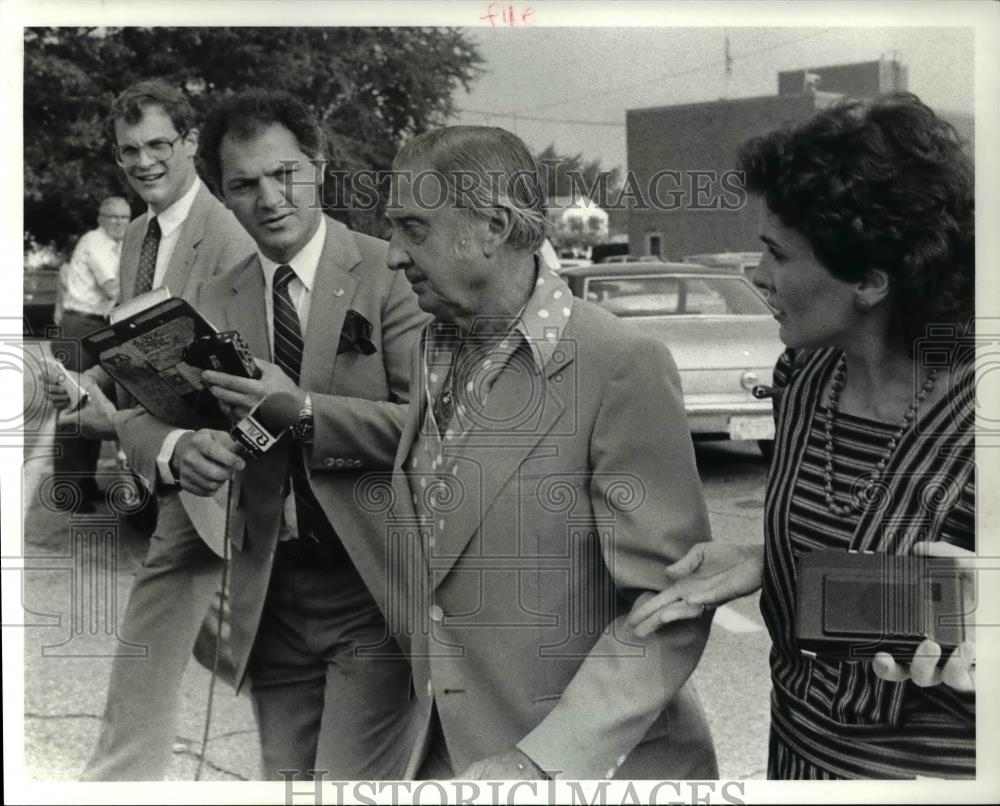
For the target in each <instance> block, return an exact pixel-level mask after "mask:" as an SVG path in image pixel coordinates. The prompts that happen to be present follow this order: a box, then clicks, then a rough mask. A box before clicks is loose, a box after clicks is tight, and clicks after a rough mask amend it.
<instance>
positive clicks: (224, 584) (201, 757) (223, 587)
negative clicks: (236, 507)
mask: <svg viewBox="0 0 1000 806" xmlns="http://www.w3.org/2000/svg"><path fill="white" fill-rule="evenodd" d="M228 484H229V490H228V492H227V493H226V517H225V527H224V528H225V532H224V533H223V536H222V537H223V540H222V579H221V584H220V586H219V619H218V622H217V624H216V630H215V657H214V658H213V659H212V679H211V680H210V681H209V684H208V704H207V705H206V706H205V730H204V732H203V733H202V736H201V752H200V753H199V754H198V769H197V770H195V773H194V780H196V781H200V780H201V772H202V769H203V768H204V767H205V754H206V753H207V752H208V737H209V732H210V731H211V727H212V703H213V702H214V700H215V682H216V680H218V677H219V659H220V658H221V656H222V617H223V613H224V612H225V609H224V604H225V602H226V600H227V599H228V598H229V591H228V589H227V588H228V584H229V513H230V511H231V508H232V504H233V487H235V486H236V485H235V482H234V480H233V479H230V480H229V482H228Z"/></svg>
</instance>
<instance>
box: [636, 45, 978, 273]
mask: <svg viewBox="0 0 1000 806" xmlns="http://www.w3.org/2000/svg"><path fill="white" fill-rule="evenodd" d="M907 80H908V76H907V69H906V67H905V66H904V65H902V64H900V63H899V62H896V61H885V60H883V61H873V62H863V63H860V64H850V65H835V66H831V67H809V68H805V69H802V70H790V71H785V72H782V73H779V74H778V90H779V92H778V94H777V95H770V96H761V97H755V98H734V99H728V100H719V101H711V102H707V103H696V104H681V105H677V106H661V107H653V108H649V109H631V110H628V112H627V113H626V145H627V154H628V168H629V172H630V174H631V175H632V176H633V177H634V179H633V180H632V186H633V188H632V189H634V190H636V191H637V193H638V195H639V196H641V197H642V200H641V202H639V203H636V204H635V205H634V206H630V208H629V210H628V236H629V251H630V253H631V254H633V255H646V254H659V255H661V256H662V257H664V258H667V259H672V260H675V259H679V258H681V257H683V256H684V255H690V254H694V253H699V252H741V251H753V250H756V249H759V248H760V245H759V241H758V240H757V221H756V210H755V208H754V205H752V204H742V203H741V196H740V194H739V193H737V192H735V191H734V187H737V186H738V183H737V182H736V179H735V176H734V175H732V174H730V175H729V176H728V177H727V176H726V172H727V171H730V172H731V171H732V169H733V166H734V164H735V160H736V151H737V149H738V147H739V145H740V144H741V143H742V142H743V141H744V140H746V139H747V138H748V137H752V136H754V135H758V134H763V133H765V132H768V131H770V130H772V129H775V128H777V127H779V126H782V125H785V124H788V123H795V122H798V121H801V120H804V119H806V118H808V117H809V116H810V115H812V114H813V113H814V112H815V111H816V110H817V109H820V108H822V107H823V106H825V105H827V104H830V103H831V102H833V101H835V100H836V99H838V98H840V97H842V96H843V95H852V96H854V97H860V98H871V97H874V96H876V95H878V94H880V93H883V92H890V91H892V90H906V89H907ZM942 115H943V116H944V117H945V118H946V119H948V120H949V121H951V123H952V124H953V125H954V126H955V127H956V128H957V129H958V131H959V134H961V135H962V136H963V137H964V138H965V139H966V140H968V141H970V149H971V148H972V147H973V146H974V142H973V135H974V127H973V118H972V116H971V115H968V114H963V113H948V112H942ZM627 190H628V187H627ZM632 195H633V200H634V201H637V200H636V199H635V194H632ZM643 202H644V203H643ZM629 203H630V204H631V202H629Z"/></svg>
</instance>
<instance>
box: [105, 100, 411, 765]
mask: <svg viewBox="0 0 1000 806" xmlns="http://www.w3.org/2000/svg"><path fill="white" fill-rule="evenodd" d="M322 144H323V134H322V130H321V129H320V127H319V124H318V122H317V120H316V118H315V117H314V116H313V114H312V113H311V112H310V111H309V110H308V109H307V108H306V107H305V106H304V105H303V104H302V103H301V102H300V101H298V100H297V99H295V98H293V97H292V96H290V95H288V94H287V93H280V92H264V91H252V92H247V93H243V94H239V95H236V96H233V97H230V98H227V99H225V100H223V101H222V102H220V104H219V106H218V107H217V108H216V109H215V110H213V112H212V113H211V114H210V115H209V117H208V119H207V120H206V123H205V126H204V127H203V129H202V149H203V156H204V161H205V166H206V171H207V174H206V178H207V179H208V180H209V181H210V182H211V183H212V184H213V186H214V187H215V188H216V189H217V191H218V192H219V195H220V196H221V198H222V199H223V201H224V202H225V204H226V206H227V207H228V208H229V209H230V210H232V211H233V213H235V215H236V218H237V219H238V220H239V221H240V223H241V224H242V225H243V227H244V228H245V229H246V230H247V232H248V233H249V234H250V235H251V236H252V237H253V239H254V241H255V242H256V245H257V252H256V254H254V255H253V256H251V257H249V258H247V259H246V260H244V261H242V262H241V263H240V264H239V265H238V266H236V267H235V268H234V269H233V270H232V271H230V272H228V273H226V274H225V275H223V276H220V277H217V278H214V279H213V280H211V281H209V282H208V283H206V284H205V286H204V288H203V290H202V293H201V295H200V298H199V309H200V310H201V312H202V313H203V314H204V315H205V316H206V317H207V318H208V319H209V320H210V321H212V322H213V323H215V325H216V326H217V327H219V328H222V329H227V330H228V329H232V330H237V331H238V332H239V333H240V334H241V335H242V336H243V338H244V339H245V340H246V342H247V344H248V345H249V346H250V348H251V350H252V351H253V353H254V355H255V356H256V357H257V362H258V364H259V366H260V368H261V377H260V379H259V380H250V379H247V378H239V377H236V376H233V375H226V374H222V373H218V372H210V371H206V372H205V373H204V374H203V380H204V381H205V382H206V383H207V384H209V388H210V389H211V391H212V392H213V394H214V395H215V396H216V397H217V398H218V399H219V400H220V401H221V402H222V403H223V405H224V406H226V407H227V409H228V410H229V411H230V413H231V414H232V416H233V418H234V420H238V419H240V418H242V417H243V416H245V415H246V413H247V412H248V411H249V410H250V409H251V408H252V407H253V406H254V405H256V404H257V403H259V402H260V401H261V400H262V399H264V398H265V397H266V396H268V395H270V394H274V393H278V392H283V393H285V394H287V395H289V396H290V397H291V399H292V400H293V401H294V405H293V406H292V408H293V409H294V410H295V411H297V416H293V417H291V418H290V419H289V422H287V423H285V424H284V425H287V426H289V427H290V428H291V432H290V433H289V434H286V435H284V436H283V437H282V438H281V440H280V441H279V442H278V443H277V444H276V445H275V446H274V447H273V448H272V449H271V450H269V451H268V452H267V453H265V454H264V455H263V456H260V457H258V458H256V459H245V460H244V459H241V458H240V457H239V456H237V455H236V453H235V452H234V451H233V447H234V445H233V442H232V440H231V439H230V438H229V436H228V435H227V434H226V433H225V432H220V431H213V430H210V429H207V428H199V424H198V423H191V424H190V426H191V430H187V431H185V430H176V429H174V428H173V427H172V426H171V425H169V424H167V423H163V422H160V421H157V420H155V419H154V418H152V417H151V416H149V415H141V416H136V417H134V418H133V419H132V422H131V423H129V424H127V425H126V426H125V428H124V429H123V434H126V435H128V437H129V439H130V441H131V442H132V444H134V445H136V446H140V445H141V446H142V450H141V451H136V452H135V454H133V455H130V461H133V463H134V466H135V467H136V468H137V469H138V470H139V472H140V473H152V472H154V468H155V467H156V465H157V459H158V458H159V457H162V456H163V455H164V451H165V447H164V446H171V447H170V461H169V466H170V467H169V470H170V472H171V474H172V475H173V476H174V477H175V478H176V479H177V480H178V482H179V484H180V486H181V487H182V488H183V489H185V490H187V491H188V492H191V493H194V494H198V495H209V494H211V493H212V492H213V491H215V490H216V489H217V488H218V487H219V486H220V485H221V484H222V483H223V482H224V481H226V480H227V479H229V478H230V477H231V476H233V474H234V473H236V472H237V471H240V470H242V472H240V473H239V474H238V481H239V489H240V492H239V496H238V501H239V507H238V510H237V512H236V516H235V518H234V519H233V521H234V522H233V524H232V528H231V530H230V541H231V545H232V549H231V553H232V559H231V571H230V573H231V579H232V583H231V586H230V600H231V608H232V610H231V612H232V653H233V656H234V660H235V663H236V674H237V680H238V682H239V684H240V685H242V684H243V682H244V679H246V680H247V681H248V682H249V684H250V691H251V694H252V696H253V700H254V710H255V714H256V717H257V722H258V727H259V730H260V740H261V749H262V772H263V776H264V777H265V778H268V779H280V778H281V777H283V776H290V775H291V774H292V771H294V772H296V773H300V774H301V775H302V776H303V777H310V776H311V775H312V771H314V770H321V771H323V774H324V775H325V776H326V777H330V778H333V779H386V778H399V777H400V776H401V775H402V773H403V771H404V767H405V763H406V761H407V758H408V755H409V751H410V745H411V742H410V739H409V737H408V736H407V730H408V729H409V727H410V725H411V724H412V723H411V722H410V721H409V720H408V719H406V714H407V712H408V709H409V706H410V666H409V663H408V662H407V660H406V657H405V656H404V655H403V654H402V651H401V650H400V648H399V647H398V646H397V645H396V643H395V641H394V640H393V639H392V637H391V636H389V635H388V628H387V626H386V618H385V611H386V610H387V602H386V598H385V587H386V584H385V573H386V569H385V565H384V560H383V559H381V558H382V557H383V556H384V555H383V553H382V552H381V551H379V546H378V544H377V541H378V540H379V539H381V538H382V536H383V535H384V533H385V524H384V521H383V519H382V518H381V516H380V515H378V514H376V513H373V512H372V511H371V508H368V509H366V508H365V507H364V506H362V505H361V502H359V500H358V494H357V492H356V490H357V485H358V483H359V481H360V480H361V479H362V478H363V474H364V473H365V472H367V471H369V470H373V469H374V470H379V469H381V470H386V471H387V470H388V469H389V468H391V466H392V461H393V457H394V455H395V450H396V445H397V443H398V441H399V436H400V431H401V427H402V424H403V422H404V421H405V419H406V410H407V407H406V402H407V392H408V388H409V378H410V372H409V368H410V359H411V353H412V350H413V347H414V346H415V342H416V339H417V336H418V334H419V332H420V330H421V328H422V326H423V324H424V323H425V322H426V317H425V316H424V314H422V313H421V311H420V309H419V307H418V306H417V301H416V298H415V296H414V295H413V293H412V291H411V290H410V288H409V286H408V284H407V283H406V280H405V278H403V277H402V276H401V275H394V274H393V273H392V272H390V271H389V270H388V268H387V266H386V250H387V245H386V243H385V242H384V241H381V240H379V239H377V238H371V237H368V236H366V235H361V234H358V233H355V232H352V231H350V230H349V229H347V227H345V226H344V225H342V224H339V223H338V222H336V221H334V220H333V219H331V218H328V217H326V216H325V215H324V214H323V210H322V200H321V195H322V186H323V176H324V172H323V156H322V155H323V145H322ZM272 425H278V424H272ZM244 465H245V469H244Z"/></svg>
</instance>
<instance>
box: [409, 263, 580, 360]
mask: <svg viewBox="0 0 1000 806" xmlns="http://www.w3.org/2000/svg"><path fill="white" fill-rule="evenodd" d="M534 258H535V285H534V288H533V290H532V292H531V295H530V296H529V297H528V301H527V302H526V303H525V304H524V307H523V308H522V309H521V313H520V315H519V316H518V319H517V321H516V322H515V323H514V324H513V326H512V327H510V331H511V332H515V333H520V334H521V336H522V337H523V338H524V340H525V342H527V344H528V349H529V350H530V351H531V356H532V358H533V360H534V362H535V365H536V366H537V368H538V370H539V371H541V370H543V369H544V368H545V365H546V364H547V363H548V362H549V360H550V359H551V358H552V355H553V353H554V352H555V350H556V347H557V345H558V344H559V340H560V339H561V338H562V334H563V331H564V330H565V329H566V323H567V322H568V321H569V317H570V314H571V313H572V312H573V292H571V291H570V289H569V286H568V285H567V284H566V281H565V280H563V279H562V277H560V276H559V275H558V274H556V273H555V272H554V271H552V269H551V268H549V267H548V265H546V264H545V262H544V261H540V260H539V258H538V255H535V256H534ZM474 329H475V330H476V332H479V333H486V332H489V331H491V330H492V331H493V333H494V335H497V336H499V335H501V331H500V330H497V329H496V324H495V323H492V322H490V320H480V321H477V323H476V326H475V328H474ZM426 333H427V337H428V339H429V340H430V342H431V345H430V346H431V349H432V350H433V351H434V352H435V353H437V352H438V351H440V350H449V349H450V346H449V345H450V344H452V343H454V342H455V340H456V339H457V338H458V329H457V328H456V327H455V326H454V325H451V324H447V323H443V322H437V321H431V322H428V324H427V330H426ZM510 346H511V347H513V346H514V345H510ZM506 347H508V342H507V340H503V341H501V342H500V348H501V349H504V348H506Z"/></svg>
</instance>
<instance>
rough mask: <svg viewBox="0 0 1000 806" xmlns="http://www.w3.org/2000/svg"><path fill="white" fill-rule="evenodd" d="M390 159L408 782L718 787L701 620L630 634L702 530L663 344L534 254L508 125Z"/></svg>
mask: <svg viewBox="0 0 1000 806" xmlns="http://www.w3.org/2000/svg"><path fill="white" fill-rule="evenodd" d="M393 167H394V171H395V172H396V174H395V178H396V181H397V185H396V187H395V189H394V193H393V197H392V201H391V202H390V207H389V211H388V215H389V217H390V219H391V221H392V225H393V229H392V238H391V241H390V246H389V265H390V267H391V268H392V269H394V270H396V271H398V272H400V273H401V274H405V276H406V278H407V280H409V282H410V283H411V285H412V287H413V289H414V291H415V292H416V294H417V299H418V301H419V304H420V307H421V308H423V309H424V310H425V311H427V312H428V313H431V314H432V315H433V317H434V320H435V321H434V323H433V324H432V325H430V326H429V327H428V329H427V330H426V332H425V334H424V336H423V339H422V342H421V345H420V350H419V356H418V359H417V362H416V367H415V370H414V382H413V386H412V389H411V392H410V399H411V410H410V420H409V423H408V425H407V427H406V430H405V431H404V433H403V436H402V439H401V442H400V446H399V451H398V453H397V456H396V464H395V472H394V474H393V492H394V495H393V496H392V500H393V504H392V509H391V512H390V513H389V527H388V528H389V530H390V532H391V533H392V534H391V538H392V539H394V540H396V541H397V550H396V556H397V558H400V557H408V558H410V561H406V560H402V561H399V560H397V561H398V569H397V570H398V573H397V574H396V575H395V576H394V579H397V580H399V581H398V582H397V585H396V592H395V595H396V596H397V597H398V601H399V602H401V603H403V612H404V613H406V614H408V615H409V618H410V620H409V622H408V623H407V624H406V625H405V628H406V629H407V630H408V631H409V633H410V636H411V644H410V649H411V653H412V663H413V679H414V687H415V692H416V697H417V707H416V710H415V716H414V722H415V725H416V728H415V732H416V736H417V741H416V744H415V747H414V750H413V753H412V755H411V759H410V762H409V765H408V770H407V774H408V775H410V776H416V777H420V778H441V777H449V776H451V775H453V774H454V773H457V774H458V775H457V777H459V778H491V779H496V778H507V779H510V778H515V779H516V778H541V777H556V776H562V777H568V778H584V779H591V778H604V777H614V776H617V777H622V778H714V777H716V775H717V770H716V762H715V755H714V750H713V746H712V742H711V738H710V735H709V732H708V727H707V725H706V722H705V719H704V717H703V714H702V711H701V707H700V704H699V702H698V700H697V697H696V696H695V694H694V692H693V691H692V690H691V688H690V685H689V684H688V682H687V681H688V677H689V675H690V674H691V672H692V670H693V669H694V667H695V664H696V663H697V662H698V659H699V657H700V655H701V652H702V649H703V647H704V645H705V642H706V640H707V637H708V631H709V622H710V618H711V617H710V615H707V616H703V617H702V618H701V619H698V620H692V621H689V622H684V623H683V624H677V625H671V628H669V629H666V630H663V631H661V632H659V633H657V634H656V635H655V636H652V637H651V639H643V640H640V639H638V638H636V637H635V635H634V634H632V633H631V632H630V631H629V630H628V629H627V627H626V625H625V617H626V616H627V614H628V612H629V610H630V607H631V605H632V603H633V602H634V601H635V600H636V598H637V597H639V596H640V595H643V594H644V593H646V592H649V591H654V590H657V589H659V587H660V586H661V585H662V579H661V577H662V570H661V569H662V568H663V565H664V563H669V562H672V561H673V560H676V559H677V558H679V557H681V556H683V555H684V553H685V552H686V551H687V549H688V548H689V547H690V546H692V545H693V544H694V543H696V542H698V541H699V540H704V539H708V538H709V527H708V518H707V513H706V508H705V504H704V500H703V498H702V493H701V488H700V485H699V480H698V473H697V470H696V467H695V462H694V451H693V447H692V444H691V438H690V435H689V433H688V429H687V425H686V420H685V416H684V407H683V403H682V398H681V386H680V380H679V377H678V374H677V370H676V367H675V365H674V362H673V360H672V359H671V356H670V353H669V352H668V350H667V349H666V347H664V346H663V345H662V344H661V343H659V342H657V341H656V340H654V339H652V338H650V337H648V336H646V335H644V334H642V333H641V332H640V331H639V330H635V329H632V328H631V327H629V326H628V325H625V324H624V323H622V322H621V321H620V320H618V319H616V318H615V317H614V316H612V315H611V314H609V313H607V312H606V311H604V310H602V309H600V308H598V307H597V306H595V305H593V304H590V303H587V302H585V301H582V300H580V299H574V298H572V296H571V294H570V290H569V288H568V287H567V285H566V284H565V283H564V282H563V281H562V280H561V279H560V278H559V277H558V276H557V275H556V274H554V273H552V272H551V271H550V270H549V269H547V268H546V267H544V265H542V264H541V262H540V261H539V260H538V258H537V256H536V255H535V254H534V253H535V250H537V249H538V247H539V246H540V245H541V243H542V239H543V235H544V222H545V209H544V198H543V189H542V185H541V184H540V182H539V178H538V175H537V172H536V168H535V165H534V163H533V161H532V158H531V156H530V154H529V152H528V151H527V149H526V148H525V146H524V144H523V143H522V142H521V141H520V140H518V139H517V138H516V137H515V136H514V135H512V134H510V133H509V132H507V131H504V130H503V129H496V128H486V127H465V126H456V127H449V128H445V129H441V130H437V131H434V132H430V133H428V134H425V135H421V136H418V137H416V138H414V139H413V140H411V141H410V142H409V143H408V144H407V145H406V146H404V148H403V150H402V151H401V152H400V153H399V155H398V156H397V157H396V160H395V163H394V166H393ZM675 626H676V629H673V627H675Z"/></svg>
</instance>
